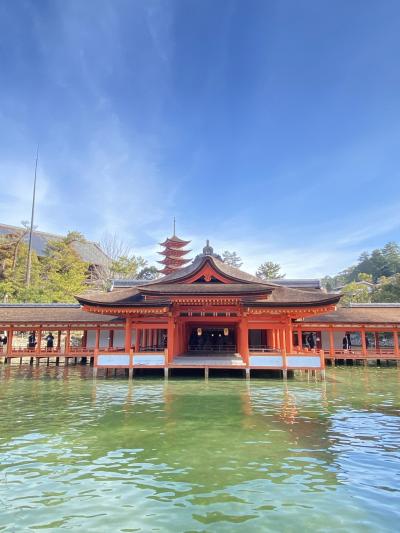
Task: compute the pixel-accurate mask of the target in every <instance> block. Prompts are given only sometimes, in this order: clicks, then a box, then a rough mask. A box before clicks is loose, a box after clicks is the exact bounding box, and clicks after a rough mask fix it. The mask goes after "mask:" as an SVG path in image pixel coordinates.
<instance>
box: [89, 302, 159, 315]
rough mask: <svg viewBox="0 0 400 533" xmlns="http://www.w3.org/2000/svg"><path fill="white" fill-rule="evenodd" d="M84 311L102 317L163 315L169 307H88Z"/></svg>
mask: <svg viewBox="0 0 400 533" xmlns="http://www.w3.org/2000/svg"><path fill="white" fill-rule="evenodd" d="M83 310H84V311H87V312H89V313H98V314H102V315H115V314H116V313H117V314H118V315H126V314H129V315H131V314H140V315H153V314H154V315H162V314H165V313H168V311H169V305H165V304H163V305H162V306H161V305H160V306H157V305H142V306H132V307H130V306H126V305H115V304H114V305H107V306H98V305H87V304H85V305H84V306H83Z"/></svg>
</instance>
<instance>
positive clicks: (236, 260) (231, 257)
mask: <svg viewBox="0 0 400 533" xmlns="http://www.w3.org/2000/svg"><path fill="white" fill-rule="evenodd" d="M222 260H223V262H224V263H226V264H227V265H230V266H233V267H235V268H240V267H241V266H242V265H243V261H242V259H241V257H239V255H238V253H237V252H229V251H228V250H225V251H224V252H223V253H222Z"/></svg>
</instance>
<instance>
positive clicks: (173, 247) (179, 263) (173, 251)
mask: <svg viewBox="0 0 400 533" xmlns="http://www.w3.org/2000/svg"><path fill="white" fill-rule="evenodd" d="M189 243H190V241H184V240H183V239H180V238H179V237H177V236H176V235H175V219H174V234H173V235H172V237H170V238H167V239H166V240H165V241H164V242H162V243H160V246H163V247H164V250H163V251H162V252H158V253H159V254H160V255H163V256H164V259H163V260H162V261H157V262H158V263H161V264H162V265H163V268H162V269H160V270H159V272H160V273H161V274H164V275H168V274H171V273H172V272H175V271H176V270H179V269H180V268H182V267H183V266H184V265H186V264H187V263H189V262H190V259H185V258H184V256H185V255H186V254H188V253H189V252H190V250H185V249H184V247H185V246H187V245H188V244H189Z"/></svg>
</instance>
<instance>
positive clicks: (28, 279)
mask: <svg viewBox="0 0 400 533" xmlns="http://www.w3.org/2000/svg"><path fill="white" fill-rule="evenodd" d="M38 159H39V145H38V147H37V150H36V162H35V177H34V180H33V194H32V212H31V226H30V229H29V244H28V260H27V264H26V276H25V284H26V286H27V287H29V286H30V284H31V264H32V232H33V222H34V217H35V201H36V177H37V166H38Z"/></svg>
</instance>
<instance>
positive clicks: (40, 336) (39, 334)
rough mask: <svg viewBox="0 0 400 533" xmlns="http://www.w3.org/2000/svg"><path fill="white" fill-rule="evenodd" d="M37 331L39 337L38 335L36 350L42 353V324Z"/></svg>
mask: <svg viewBox="0 0 400 533" xmlns="http://www.w3.org/2000/svg"><path fill="white" fill-rule="evenodd" d="M36 331H37V337H36V342H37V344H36V348H35V352H36V353H38V354H40V352H41V351H42V326H40V328H39V329H38V330H36Z"/></svg>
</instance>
